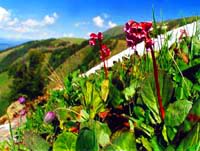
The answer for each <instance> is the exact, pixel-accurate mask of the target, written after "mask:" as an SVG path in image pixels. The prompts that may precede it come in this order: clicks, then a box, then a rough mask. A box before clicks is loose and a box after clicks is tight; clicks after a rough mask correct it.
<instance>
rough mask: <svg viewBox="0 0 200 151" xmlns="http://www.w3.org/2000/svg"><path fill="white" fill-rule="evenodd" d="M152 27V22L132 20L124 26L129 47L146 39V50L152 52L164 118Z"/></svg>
mask: <svg viewBox="0 0 200 151" xmlns="http://www.w3.org/2000/svg"><path fill="white" fill-rule="evenodd" d="M151 28H152V23H151V22H140V23H138V22H136V21H133V20H130V21H129V22H127V23H126V24H125V26H124V32H125V33H126V41H127V45H128V46H129V47H132V48H134V47H135V46H136V45H137V44H138V43H140V42H142V41H144V42H145V48H146V50H149V51H150V52H151V56H152V60H153V68H154V79H155V85H156V91H157V99H158V104H159V107H160V114H161V118H162V119H163V120H164V116H165V111H164V108H163V105H162V98H161V95H160V85H159V81H158V67H157V64H156V58H155V55H154V51H153V45H154V42H153V40H152V39H151V37H150V30H151Z"/></svg>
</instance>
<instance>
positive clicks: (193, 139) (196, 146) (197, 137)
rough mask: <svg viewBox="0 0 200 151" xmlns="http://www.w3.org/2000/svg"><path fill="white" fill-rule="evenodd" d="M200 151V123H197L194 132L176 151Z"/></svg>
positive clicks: (190, 133) (191, 132)
mask: <svg viewBox="0 0 200 151" xmlns="http://www.w3.org/2000/svg"><path fill="white" fill-rule="evenodd" d="M199 150H200V123H197V124H196V125H195V126H194V128H193V129H192V131H190V132H189V134H188V135H187V136H186V137H185V138H184V139H183V140H182V141H181V143H180V144H179V146H178V148H177V150H176V151H199Z"/></svg>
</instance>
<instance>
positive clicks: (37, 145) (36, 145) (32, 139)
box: [24, 131, 50, 151]
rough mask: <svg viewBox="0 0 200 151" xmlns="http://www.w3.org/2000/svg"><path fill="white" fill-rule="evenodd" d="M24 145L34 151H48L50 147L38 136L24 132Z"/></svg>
mask: <svg viewBox="0 0 200 151" xmlns="http://www.w3.org/2000/svg"><path fill="white" fill-rule="evenodd" d="M24 143H25V146H26V147H27V148H29V149H30V150H34V151H48V150H49V148H50V145H49V144H48V143H47V142H46V141H45V140H44V139H43V138H42V137H41V136H39V135H37V134H35V133H33V132H31V131H26V132H25V134H24Z"/></svg>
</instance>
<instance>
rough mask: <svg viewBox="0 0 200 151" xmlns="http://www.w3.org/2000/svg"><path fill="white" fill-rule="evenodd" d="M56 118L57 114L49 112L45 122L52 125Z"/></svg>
mask: <svg viewBox="0 0 200 151" xmlns="http://www.w3.org/2000/svg"><path fill="white" fill-rule="evenodd" d="M55 118H56V114H55V113H54V112H52V111H49V112H47V114H46V115H45V117H44V122H45V123H51V122H52V121H53V120H54V119H55Z"/></svg>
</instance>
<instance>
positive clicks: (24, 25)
mask: <svg viewBox="0 0 200 151" xmlns="http://www.w3.org/2000/svg"><path fill="white" fill-rule="evenodd" d="M152 7H154V9H155V12H156V17H157V19H158V20H162V19H163V20H166V19H173V18H179V17H186V16H192V15H200V2H198V1H195V0H159V1H156V0H137V1H136V0H0V38H7V39H16V40H22V39H46V38H51V37H82V38H87V37H88V34H89V33H91V32H98V31H105V30H107V29H109V28H111V27H114V26H116V25H123V24H124V23H125V22H127V21H128V20H129V19H133V20H136V21H150V20H152Z"/></svg>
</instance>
